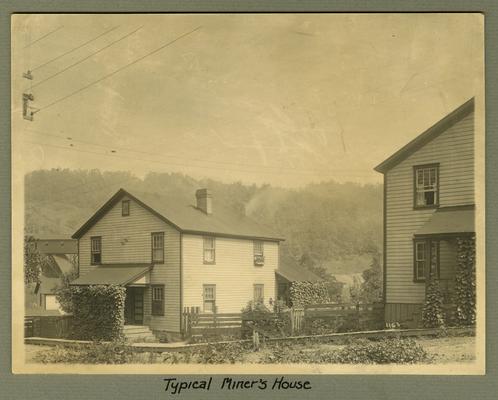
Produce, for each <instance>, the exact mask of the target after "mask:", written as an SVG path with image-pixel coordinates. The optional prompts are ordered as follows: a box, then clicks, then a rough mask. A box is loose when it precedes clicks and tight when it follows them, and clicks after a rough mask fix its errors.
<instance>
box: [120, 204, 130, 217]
mask: <svg viewBox="0 0 498 400" xmlns="http://www.w3.org/2000/svg"><path fill="white" fill-rule="evenodd" d="M125 204H126V205H127V212H126V213H125V207H124V206H125ZM121 216H122V217H129V216H130V200H122V201H121Z"/></svg>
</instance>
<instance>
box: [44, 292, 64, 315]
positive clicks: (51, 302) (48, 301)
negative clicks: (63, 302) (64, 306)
mask: <svg viewBox="0 0 498 400" xmlns="http://www.w3.org/2000/svg"><path fill="white" fill-rule="evenodd" d="M60 309H61V308H60V304H59V302H58V301H57V298H56V297H55V294H46V295H45V310H57V311H59V310H60Z"/></svg>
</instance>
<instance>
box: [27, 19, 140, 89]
mask: <svg viewBox="0 0 498 400" xmlns="http://www.w3.org/2000/svg"><path fill="white" fill-rule="evenodd" d="M142 28H143V26H141V27H139V28H138V29H135V30H134V31H133V32H130V33H128V34H126V35H124V36H122V37H120V38H119V39H117V40H115V41H114V42H111V43H109V44H108V45H107V46H104V47H102V48H101V49H99V50H97V51H95V52H93V53H91V54H89V55H88V56H86V57H84V58H82V59H81V60H79V61H76V62H75V63H73V64H71V65H68V66H67V67H66V68H63V69H61V70H60V71H58V72H56V73H55V74H53V75H50V76H49V77H47V78H45V79H42V80H41V81H40V82H38V83H36V84H34V85H33V86H32V88H35V87H37V86H40V85H41V84H42V83H44V82H46V81H48V80H50V79H52V78H55V77H56V76H58V75H60V74H62V73H63V72H66V71H67V70H68V69H71V68H73V67H75V66H76V65H78V64H81V63H82V62H83V61H86V60H88V59H89V58H91V57H93V56H94V55H95V54H98V53H100V52H102V51H104V50H106V49H108V48H109V47H111V46H112V45H114V44H116V43H118V42H120V41H122V40H124V39H126V38H127V37H129V36H131V35H133V34H134V33H135V32H137V31H139V30H140V29H142Z"/></svg>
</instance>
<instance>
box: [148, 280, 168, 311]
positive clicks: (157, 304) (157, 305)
mask: <svg viewBox="0 0 498 400" xmlns="http://www.w3.org/2000/svg"><path fill="white" fill-rule="evenodd" d="M157 289H159V290H160V291H159V293H161V298H160V299H156V298H155V296H154V295H155V293H157V292H156V290H157ZM164 294H165V293H164V285H150V314H151V315H153V316H164V299H165V296H164Z"/></svg>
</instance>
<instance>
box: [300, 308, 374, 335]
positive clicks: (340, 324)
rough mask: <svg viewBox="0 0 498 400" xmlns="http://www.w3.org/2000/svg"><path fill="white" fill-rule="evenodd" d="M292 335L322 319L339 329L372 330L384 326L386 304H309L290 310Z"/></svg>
mask: <svg viewBox="0 0 498 400" xmlns="http://www.w3.org/2000/svg"><path fill="white" fill-rule="evenodd" d="M290 319H291V333H292V335H295V334H299V333H301V332H303V330H304V329H305V328H308V329H309V328H310V325H312V324H313V321H315V320H321V321H322V322H323V323H324V324H325V325H328V326H329V327H330V326H331V327H335V328H336V329H338V330H339V331H347V330H364V329H368V330H372V329H382V328H383V327H384V305H383V304H382V303H373V304H350V303H331V304H308V305H305V306H304V307H300V308H297V307H295V308H293V309H291V310H290Z"/></svg>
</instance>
